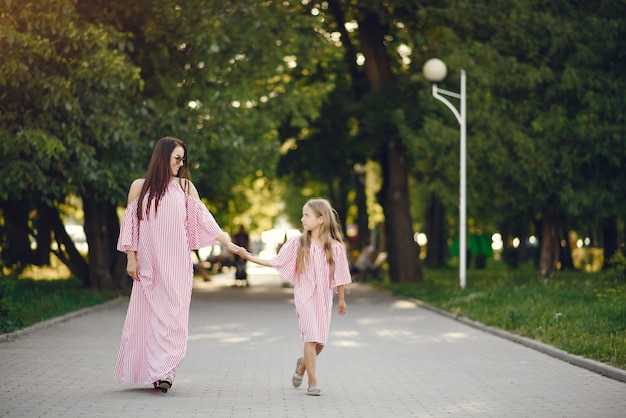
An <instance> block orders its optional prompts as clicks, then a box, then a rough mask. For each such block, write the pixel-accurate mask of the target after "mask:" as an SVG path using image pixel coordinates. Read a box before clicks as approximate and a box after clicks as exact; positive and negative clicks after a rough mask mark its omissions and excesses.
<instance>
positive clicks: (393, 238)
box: [359, 11, 422, 283]
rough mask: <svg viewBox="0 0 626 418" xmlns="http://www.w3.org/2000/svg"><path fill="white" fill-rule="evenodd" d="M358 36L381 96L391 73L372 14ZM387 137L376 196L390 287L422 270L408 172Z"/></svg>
mask: <svg viewBox="0 0 626 418" xmlns="http://www.w3.org/2000/svg"><path fill="white" fill-rule="evenodd" d="M359 36H360V40H361V50H362V51H363V55H365V73H366V75H367V78H368V80H369V82H370V85H371V87H372V88H373V89H374V90H375V91H378V92H383V91H384V90H385V88H386V87H387V86H388V85H389V84H390V81H391V78H392V72H391V67H390V64H389V57H388V55H387V51H386V48H385V43H384V30H383V26H382V24H381V22H380V19H379V16H378V15H377V14H376V13H375V12H372V11H365V12H364V14H363V16H362V18H361V19H360V20H359ZM388 135H389V136H388V139H387V141H386V142H385V144H384V145H383V146H382V149H381V150H380V151H381V152H380V155H381V161H380V163H381V166H382V175H383V185H382V188H381V191H380V194H379V196H380V203H381V205H382V207H383V210H384V213H385V234H386V240H387V262H388V264H389V275H390V278H391V281H392V282H394V283H398V282H400V283H404V282H418V281H421V280H422V270H421V267H420V262H419V257H418V253H417V245H416V243H415V241H414V239H413V223H412V220H411V210H410V200H409V188H408V171H407V168H406V162H405V160H404V155H403V153H402V150H401V144H400V139H399V137H398V134H397V132H389V133H388Z"/></svg>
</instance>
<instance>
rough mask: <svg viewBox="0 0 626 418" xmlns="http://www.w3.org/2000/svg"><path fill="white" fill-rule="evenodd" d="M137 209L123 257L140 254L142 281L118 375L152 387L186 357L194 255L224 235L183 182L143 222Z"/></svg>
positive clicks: (124, 235) (130, 215)
mask: <svg viewBox="0 0 626 418" xmlns="http://www.w3.org/2000/svg"><path fill="white" fill-rule="evenodd" d="M147 200H148V199H147V198H144V202H143V203H144V213H145V207H146V204H147ZM137 203H138V199H135V200H134V201H133V202H131V203H130V204H129V205H128V206H127V208H126V213H125V214H124V219H123V221H122V226H121V229H120V235H119V238H118V242H117V249H118V250H119V251H122V252H126V251H128V250H133V251H136V252H137V262H138V264H139V276H140V280H139V281H133V288H132V291H131V295H130V302H129V305H128V311H127V314H126V320H125V322H124V327H123V329H122V338H121V344H120V351H119V354H118V358H117V364H116V366H115V373H114V375H115V377H117V378H119V379H122V380H126V381H129V382H134V383H140V384H150V383H152V382H155V381H158V380H160V379H164V378H165V377H171V378H174V377H175V375H176V371H177V370H178V367H179V366H180V363H181V361H182V360H183V358H184V357H185V353H186V350H187V334H188V319H189V305H190V302H191V290H192V286H193V263H192V259H191V250H192V249H198V248H202V247H206V246H209V245H211V244H213V243H214V242H215V241H216V238H217V237H218V236H220V235H221V234H222V230H221V228H220V227H219V225H218V224H217V223H216V222H215V219H214V218H213V215H211V213H210V212H209V211H208V209H207V208H206V206H205V205H204V204H203V203H202V202H201V201H200V200H199V199H196V198H194V197H191V196H189V195H188V194H187V193H185V191H184V190H183V189H182V187H181V185H180V183H179V180H178V179H175V180H172V181H171V182H170V184H169V185H168V187H167V189H166V191H165V193H164V194H163V197H162V198H161V201H160V202H159V205H158V212H156V213H155V210H154V206H155V205H154V202H152V204H151V208H150V213H149V214H148V216H145V215H144V217H143V220H141V221H139V220H138V218H137Z"/></svg>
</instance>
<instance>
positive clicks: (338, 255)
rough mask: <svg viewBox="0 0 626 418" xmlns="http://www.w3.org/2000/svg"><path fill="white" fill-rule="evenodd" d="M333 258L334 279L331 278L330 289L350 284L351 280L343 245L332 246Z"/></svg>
mask: <svg viewBox="0 0 626 418" xmlns="http://www.w3.org/2000/svg"><path fill="white" fill-rule="evenodd" d="M333 257H335V277H333V280H332V281H331V283H330V287H337V286H342V285H346V284H348V283H351V282H352V278H351V276H350V267H349V265H348V255H347V253H346V247H345V246H344V245H343V244H335V245H333Z"/></svg>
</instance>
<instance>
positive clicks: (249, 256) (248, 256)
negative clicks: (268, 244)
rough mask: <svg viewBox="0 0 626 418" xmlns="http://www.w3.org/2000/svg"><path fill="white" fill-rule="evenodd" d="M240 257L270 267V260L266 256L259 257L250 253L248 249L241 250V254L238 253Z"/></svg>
mask: <svg viewBox="0 0 626 418" xmlns="http://www.w3.org/2000/svg"><path fill="white" fill-rule="evenodd" d="M239 256H240V257H241V258H245V259H246V260H248V261H252V262H253V263H256V264H260V265H262V266H266V267H272V260H273V259H267V258H259V257H255V256H253V255H252V254H250V253H249V252H248V251H243V253H242V254H239Z"/></svg>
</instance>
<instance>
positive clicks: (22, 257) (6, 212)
mask: <svg viewBox="0 0 626 418" xmlns="http://www.w3.org/2000/svg"><path fill="white" fill-rule="evenodd" d="M0 209H2V216H3V218H4V225H2V235H3V237H2V242H1V243H0V244H2V246H1V248H2V253H1V255H2V261H3V263H4V265H5V266H8V267H17V266H19V267H20V268H24V267H26V266H27V265H29V264H31V263H33V262H34V261H35V256H34V253H33V250H31V248H30V240H29V236H30V231H29V228H28V223H29V212H30V210H31V207H30V205H29V202H28V200H26V199H23V200H9V201H4V202H2V205H1V206H0ZM48 248H50V247H48Z"/></svg>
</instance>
